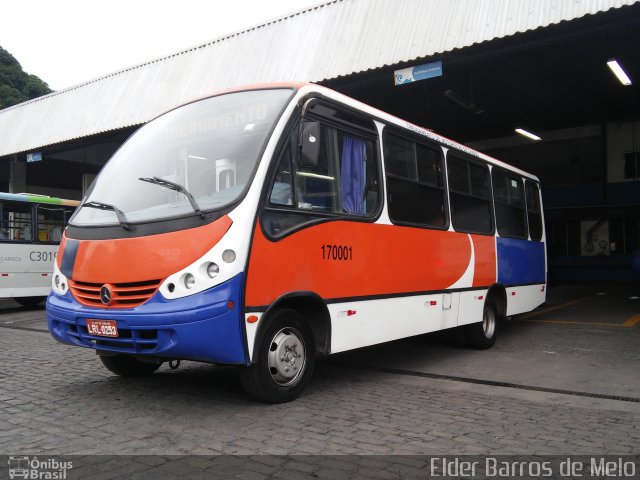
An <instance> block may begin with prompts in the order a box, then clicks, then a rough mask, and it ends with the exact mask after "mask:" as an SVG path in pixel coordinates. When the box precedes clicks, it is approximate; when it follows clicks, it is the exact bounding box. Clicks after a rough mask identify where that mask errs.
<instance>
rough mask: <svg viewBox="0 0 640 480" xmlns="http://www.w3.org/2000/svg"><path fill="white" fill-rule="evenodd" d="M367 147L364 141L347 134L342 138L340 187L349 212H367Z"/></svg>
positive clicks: (344, 206)
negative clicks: (365, 192)
mask: <svg viewBox="0 0 640 480" xmlns="http://www.w3.org/2000/svg"><path fill="white" fill-rule="evenodd" d="M366 152H367V147H366V144H365V142H364V141H362V140H360V139H357V138H353V137H349V136H347V135H345V136H344V137H343V139H342V159H341V160H342V162H341V163H342V165H341V172H340V187H341V188H342V207H343V208H344V211H345V212H347V213H356V214H361V215H363V214H365V213H366V210H365V202H364V189H365V180H366V178H365V177H366V172H365V168H366V166H365V160H366Z"/></svg>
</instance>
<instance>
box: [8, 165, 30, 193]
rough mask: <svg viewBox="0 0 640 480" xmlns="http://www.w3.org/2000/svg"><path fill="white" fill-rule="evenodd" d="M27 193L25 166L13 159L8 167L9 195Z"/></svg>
mask: <svg viewBox="0 0 640 480" xmlns="http://www.w3.org/2000/svg"><path fill="white" fill-rule="evenodd" d="M26 191H27V164H26V163H24V162H18V160H17V159H14V160H13V161H12V162H11V164H10V165H9V193H22V192H26Z"/></svg>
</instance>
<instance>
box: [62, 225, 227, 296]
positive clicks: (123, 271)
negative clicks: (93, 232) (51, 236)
mask: <svg viewBox="0 0 640 480" xmlns="http://www.w3.org/2000/svg"><path fill="white" fill-rule="evenodd" d="M231 223H232V222H231V219H230V218H229V217H228V216H224V217H222V218H220V219H218V220H216V221H215V222H212V223H210V224H208V225H204V226H202V227H197V228H191V229H188V230H180V231H177V232H170V233H161V234H158V235H149V236H143V237H136V238H120V239H114V240H80V245H79V246H78V253H77V255H76V260H75V263H74V266H73V279H74V280H76V281H80V282H90V283H128V282H137V281H143V280H150V279H164V278H166V277H168V276H169V275H171V274H172V273H175V272H176V271H179V270H182V269H183V268H185V267H186V266H188V265H189V264H191V263H193V262H194V261H196V260H197V259H198V258H200V257H201V256H202V255H204V254H205V253H206V252H207V251H209V250H210V249H211V248H212V247H213V246H214V245H215V244H216V243H218V242H219V241H220V239H221V238H222V236H223V235H224V234H225V233H226V232H227V230H228V229H229V227H230V226H231ZM61 251H62V250H61Z"/></svg>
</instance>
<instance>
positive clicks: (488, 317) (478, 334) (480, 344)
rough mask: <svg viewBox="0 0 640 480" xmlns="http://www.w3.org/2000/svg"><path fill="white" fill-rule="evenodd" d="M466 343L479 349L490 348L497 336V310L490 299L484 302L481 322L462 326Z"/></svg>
mask: <svg viewBox="0 0 640 480" xmlns="http://www.w3.org/2000/svg"><path fill="white" fill-rule="evenodd" d="M464 334H465V337H466V339H467V345H469V346H470V347H473V348H477V349H479V350H486V349H487V348H491V347H492V346H493V344H494V343H496V337H497V336H498V311H497V309H496V306H495V304H494V303H493V302H492V301H491V300H487V301H486V302H485V304H484V311H483V313H482V322H478V323H472V324H470V325H466V326H465V327H464Z"/></svg>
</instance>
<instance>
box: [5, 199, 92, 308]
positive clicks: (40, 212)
mask: <svg viewBox="0 0 640 480" xmlns="http://www.w3.org/2000/svg"><path fill="white" fill-rule="evenodd" d="M79 203H80V202H77V201H75V200H63V199H60V198H54V197H48V196H45V195H32V194H26V193H2V192H0V298H13V299H14V300H15V301H16V302H18V303H19V304H20V305H23V306H35V305H37V304H38V303H40V302H42V301H43V300H44V299H45V298H46V297H47V295H49V292H50V291H51V275H52V273H53V261H54V260H55V256H56V252H57V250H58V244H59V243H60V239H61V238H62V231H63V230H64V228H65V227H66V225H67V222H68V221H69V217H70V216H71V214H72V213H73V212H74V210H75V209H76V207H77V206H78V205H79Z"/></svg>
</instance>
